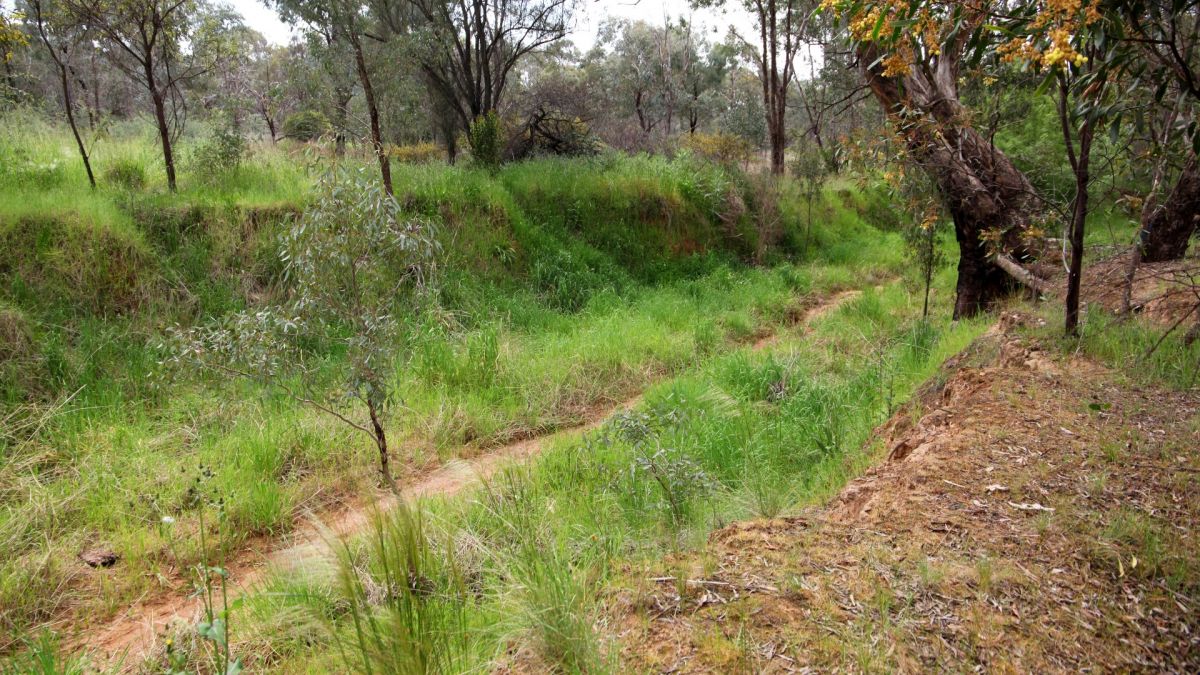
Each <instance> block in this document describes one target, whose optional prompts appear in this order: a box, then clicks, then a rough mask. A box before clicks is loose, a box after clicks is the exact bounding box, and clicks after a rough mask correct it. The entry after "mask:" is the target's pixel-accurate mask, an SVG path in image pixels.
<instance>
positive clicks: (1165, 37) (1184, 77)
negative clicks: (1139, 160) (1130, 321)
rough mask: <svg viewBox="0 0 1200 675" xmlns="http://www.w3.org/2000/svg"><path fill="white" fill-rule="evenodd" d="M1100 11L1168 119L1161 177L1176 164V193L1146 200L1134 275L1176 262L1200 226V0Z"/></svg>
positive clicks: (1160, 145) (1133, 74)
mask: <svg viewBox="0 0 1200 675" xmlns="http://www.w3.org/2000/svg"><path fill="white" fill-rule="evenodd" d="M1100 9H1101V10H1102V12H1103V16H1104V19H1105V22H1106V24H1107V25H1110V26H1112V27H1113V28H1114V29H1116V34H1115V36H1114V37H1115V38H1116V41H1117V42H1118V43H1120V45H1121V46H1122V47H1124V49H1125V51H1126V52H1128V53H1129V54H1130V57H1131V58H1128V63H1127V66H1126V68H1127V70H1129V71H1130V72H1129V75H1130V78H1129V79H1131V80H1134V81H1143V82H1146V83H1147V84H1148V85H1150V86H1151V87H1152V91H1153V93H1152V98H1151V99H1150V100H1153V101H1154V102H1155V103H1156V104H1157V105H1158V107H1159V108H1160V109H1162V110H1164V111H1166V113H1165V115H1164V118H1163V119H1164V124H1163V128H1162V132H1163V133H1162V136H1161V139H1154V138H1153V137H1152V139H1151V140H1152V141H1155V140H1157V142H1156V143H1155V145H1156V146H1157V147H1156V150H1157V152H1158V155H1159V158H1160V161H1159V162H1158V164H1159V166H1161V167H1162V171H1160V172H1159V173H1160V174H1165V173H1167V171H1166V169H1167V168H1168V164H1169V163H1172V162H1174V163H1176V168H1175V174H1176V180H1175V182H1174V184H1173V187H1172V188H1171V189H1170V191H1169V192H1167V193H1166V194H1165V195H1162V194H1159V192H1160V191H1159V190H1157V189H1151V192H1150V194H1149V195H1148V196H1147V199H1146V200H1145V206H1144V208H1143V210H1142V228H1141V231H1140V233H1139V237H1138V242H1137V245H1136V246H1135V247H1134V253H1133V256H1134V257H1133V261H1132V265H1131V269H1132V267H1136V265H1137V264H1138V263H1139V262H1140V261H1141V260H1145V261H1146V262H1161V261H1164V260H1176V259H1179V258H1182V257H1183V255H1184V254H1185V253H1186V252H1187V248H1188V242H1189V241H1190V240H1191V238H1192V236H1193V235H1194V234H1195V233H1196V231H1197V227H1198V226H1200V216H1198V214H1200V162H1198V161H1197V154H1198V153H1200V0H1174V1H1173V2H1152V1H1147V0H1138V1H1135V2H1106V3H1102V5H1101V7H1100ZM1163 178H1165V176H1163V175H1156V176H1155V177H1154V186H1155V188H1157V187H1158V186H1160V185H1166V184H1170V183H1169V181H1164V180H1163Z"/></svg>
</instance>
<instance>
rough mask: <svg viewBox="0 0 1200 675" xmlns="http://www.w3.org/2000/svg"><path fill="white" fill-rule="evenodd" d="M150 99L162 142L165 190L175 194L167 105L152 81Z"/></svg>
mask: <svg viewBox="0 0 1200 675" xmlns="http://www.w3.org/2000/svg"><path fill="white" fill-rule="evenodd" d="M150 99H151V100H152V101H153V102H154V120H155V122H157V124H158V137H159V139H161V140H162V153H163V164H164V165H166V168H167V188H168V189H170V190H171V192H175V190H176V187H175V153H174V150H173V149H172V148H171V128H170V127H169V126H168V125H167V105H166V101H165V100H164V99H163V95H162V92H160V91H159V90H158V87H157V86H156V85H154V84H153V80H151V84H150Z"/></svg>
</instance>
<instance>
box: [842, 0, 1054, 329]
mask: <svg viewBox="0 0 1200 675" xmlns="http://www.w3.org/2000/svg"><path fill="white" fill-rule="evenodd" d="M989 4H990V3H986V2H984V3H976V4H966V3H959V2H929V1H926V0H871V1H864V0H831V1H829V2H826V3H824V6H825V7H826V8H827V10H829V11H833V12H836V14H837V17H838V19H839V21H840V25H841V26H842V27H843V28H844V31H845V32H844V38H845V39H846V40H847V41H849V43H850V44H851V45H852V48H853V49H854V52H855V55H856V57H857V61H858V64H859V68H860V72H861V76H862V78H863V79H864V81H865V82H866V84H867V85H868V87H869V88H870V90H871V93H872V95H873V96H874V98H875V99H876V101H877V102H878V103H879V105H880V107H881V108H882V109H883V111H884V113H885V115H886V116H887V118H888V121H889V123H890V126H891V127H892V129H893V130H894V131H895V132H896V134H897V135H898V136H899V139H900V141H901V143H902V145H903V147H904V149H905V151H906V153H907V157H908V159H909V160H910V161H911V162H913V163H915V164H917V165H918V166H920V167H921V168H922V169H923V170H924V171H926V172H927V173H928V175H929V176H930V177H931V178H932V179H933V180H934V182H935V184H936V185H937V188H938V191H939V193H940V195H941V199H942V201H943V202H944V204H945V206H946V208H947V210H948V211H949V213H950V216H951V218H952V220H953V221H954V232H955V238H956V239H957V241H958V249H959V261H958V283H957V292H956V297H955V302H954V316H955V317H956V318H962V317H969V316H972V315H975V314H978V313H980V312H982V311H984V310H985V309H987V308H989V307H990V306H991V304H992V303H993V302H994V301H995V300H996V299H998V298H999V297H1001V296H1002V295H1004V294H1005V293H1007V292H1008V291H1009V290H1010V289H1011V288H1012V286H1013V277H1012V274H1011V273H1010V271H1009V270H1013V269H1018V268H1019V263H1021V262H1023V261H1024V260H1025V259H1027V257H1028V251H1029V247H1028V241H1027V240H1028V236H1029V234H1030V232H1031V231H1036V225H1037V223H1038V222H1039V221H1040V220H1041V218H1042V213H1043V204H1042V202H1041V200H1040V198H1039V196H1038V195H1037V193H1036V191H1035V190H1034V188H1033V185H1032V184H1031V183H1030V182H1029V179H1028V178H1027V177H1026V176H1025V175H1024V174H1023V173H1022V172H1021V171H1020V170H1019V169H1018V168H1017V167H1016V165H1014V164H1013V162H1012V160H1011V159H1010V158H1009V157H1008V155H1006V154H1005V153H1004V152H1002V151H1001V150H1000V149H999V148H997V147H996V146H995V145H994V144H993V143H992V141H991V139H990V138H987V137H985V136H984V135H982V134H980V133H979V131H978V130H976V129H975V128H974V127H973V126H972V125H971V118H972V116H971V111H970V110H968V109H967V107H966V106H965V105H964V104H963V103H962V100H961V98H960V95H959V87H960V84H961V82H962V81H963V75H964V68H965V67H966V65H967V63H968V60H969V57H970V56H971V55H972V53H973V52H974V46H973V43H974V42H976V41H977V40H978V39H979V38H980V36H981V33H982V31H983V28H984V26H985V25H986V24H987V21H988V19H989V18H990V16H989V11H988V9H989Z"/></svg>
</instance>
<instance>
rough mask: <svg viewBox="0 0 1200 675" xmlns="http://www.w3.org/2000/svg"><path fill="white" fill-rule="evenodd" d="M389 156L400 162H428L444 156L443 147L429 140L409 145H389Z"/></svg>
mask: <svg viewBox="0 0 1200 675" xmlns="http://www.w3.org/2000/svg"><path fill="white" fill-rule="evenodd" d="M387 151H388V156H390V157H391V158H392V159H394V160H396V161H397V162H399V163H400V164H428V163H430V162H436V161H438V160H440V159H441V158H442V149H441V148H440V147H438V145H437V144H436V143H430V142H428V141H426V142H422V143H412V144H408V145H389V146H388V148H387Z"/></svg>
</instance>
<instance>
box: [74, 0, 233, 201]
mask: <svg viewBox="0 0 1200 675" xmlns="http://www.w3.org/2000/svg"><path fill="white" fill-rule="evenodd" d="M62 1H63V4H64V7H65V8H66V9H67V10H68V11H69V12H71V13H72V14H73V15H74V20H75V21H77V22H78V23H79V24H80V25H81V26H83V27H84V28H86V29H87V30H89V31H90V32H91V33H92V34H93V35H95V37H96V38H97V39H98V41H99V44H100V47H101V49H103V50H104V54H105V56H106V57H107V58H108V61H109V63H111V64H112V65H113V66H114V67H115V68H117V69H118V70H119V71H121V72H122V73H123V74H124V75H125V76H126V77H127V78H129V80H130V81H132V82H134V83H136V84H137V85H138V86H140V87H141V88H143V89H145V90H146V92H147V93H148V94H149V95H150V102H151V105H152V106H153V108H154V121H155V126H156V127H157V130H158V136H159V141H160V143H161V145H162V155H163V164H164V167H165V169H166V175H167V187H168V188H170V189H171V190H175V189H176V176H175V151H174V147H173V144H174V141H175V139H176V138H177V137H178V134H179V133H180V132H182V130H183V122H184V119H185V116H186V111H187V102H186V100H185V98H184V94H183V86H184V85H185V84H187V83H188V82H190V81H193V80H195V79H196V78H198V77H200V76H201V75H204V74H205V73H208V72H211V71H212V70H213V68H215V67H217V66H218V64H220V63H221V61H222V60H223V59H224V58H225V57H226V56H228V53H229V52H228V45H227V44H226V43H225V42H224V39H225V37H226V36H227V35H228V33H229V30H230V28H231V27H232V25H233V22H234V21H235V18H234V17H236V15H235V14H233V13H231V12H229V11H224V10H222V9H219V8H214V7H213V6H212V5H209V4H207V3H206V2H205V1H204V0H62Z"/></svg>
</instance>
